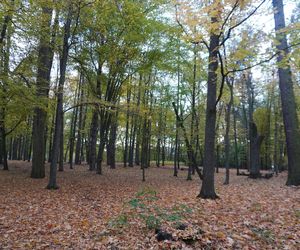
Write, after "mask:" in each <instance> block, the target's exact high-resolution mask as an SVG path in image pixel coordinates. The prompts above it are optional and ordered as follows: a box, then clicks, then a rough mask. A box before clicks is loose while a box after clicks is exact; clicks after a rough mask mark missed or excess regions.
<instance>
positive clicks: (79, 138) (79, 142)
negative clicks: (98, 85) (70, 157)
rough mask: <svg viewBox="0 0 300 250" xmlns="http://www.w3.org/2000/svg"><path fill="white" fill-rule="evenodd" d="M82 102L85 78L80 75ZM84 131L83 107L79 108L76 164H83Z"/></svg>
mask: <svg viewBox="0 0 300 250" xmlns="http://www.w3.org/2000/svg"><path fill="white" fill-rule="evenodd" d="M79 92H80V102H83V97H84V88H83V76H82V75H80V91H79ZM82 130H83V106H82V105H80V107H79V117H78V129H77V138H76V148H75V164H76V165H79V164H81V145H82Z"/></svg>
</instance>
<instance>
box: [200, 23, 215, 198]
mask: <svg viewBox="0 0 300 250" xmlns="http://www.w3.org/2000/svg"><path fill="white" fill-rule="evenodd" d="M216 22H217V20H216V18H212V23H216ZM218 46H219V36H218V35H216V34H211V35H210V44H209V65H208V79H207V103H206V120H205V148H204V162H203V163H204V164H203V182H202V187H201V190H200V194H199V197H201V198H204V199H206V198H208V199H216V198H218V196H217V194H216V192H215V178H214V174H215V164H216V160H215V135H216V131H215V127H216V95H217V81H218V75H217V69H218Z"/></svg>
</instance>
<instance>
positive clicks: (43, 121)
mask: <svg viewBox="0 0 300 250" xmlns="http://www.w3.org/2000/svg"><path fill="white" fill-rule="evenodd" d="M52 11H53V9H52V8H43V12H42V16H43V18H42V19H41V30H42V34H41V37H40V41H39V50H38V72H37V79H36V95H37V97H38V98H40V99H43V104H44V105H45V106H47V103H48V100H47V99H48V93H49V85H50V72H51V67H52V62H53V48H52V45H51V41H50V40H51V39H50V37H49V35H48V34H49V33H50V29H51V19H52ZM46 125H47V112H46V111H45V109H44V108H41V107H36V108H35V109H34V116H33V127H32V131H33V132H32V169H31V178H44V177H45V146H44V141H45V131H46Z"/></svg>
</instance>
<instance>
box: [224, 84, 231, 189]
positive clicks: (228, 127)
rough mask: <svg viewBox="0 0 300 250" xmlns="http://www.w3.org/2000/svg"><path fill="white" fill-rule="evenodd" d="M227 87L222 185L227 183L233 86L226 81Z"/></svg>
mask: <svg viewBox="0 0 300 250" xmlns="http://www.w3.org/2000/svg"><path fill="white" fill-rule="evenodd" d="M227 85H228V87H229V88H230V100H229V102H228V104H227V110H226V114H225V122H226V132H225V139H224V142H225V168H226V174H225V181H224V185H228V184H229V153H230V138H229V131H230V115H231V107H232V103H233V86H232V85H231V84H230V83H228V84H227Z"/></svg>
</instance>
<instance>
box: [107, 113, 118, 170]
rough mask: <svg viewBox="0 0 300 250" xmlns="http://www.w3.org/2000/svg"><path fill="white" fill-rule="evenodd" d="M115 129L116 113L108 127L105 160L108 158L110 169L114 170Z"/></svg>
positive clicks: (116, 124) (116, 122) (116, 125)
mask: <svg viewBox="0 0 300 250" xmlns="http://www.w3.org/2000/svg"><path fill="white" fill-rule="evenodd" d="M117 129H118V112H117V113H116V114H114V115H113V118H112V123H111V126H110V133H109V140H108V144H107V148H108V150H107V152H109V153H108V154H107V158H109V165H110V168H112V169H115V168H116V139H117Z"/></svg>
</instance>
